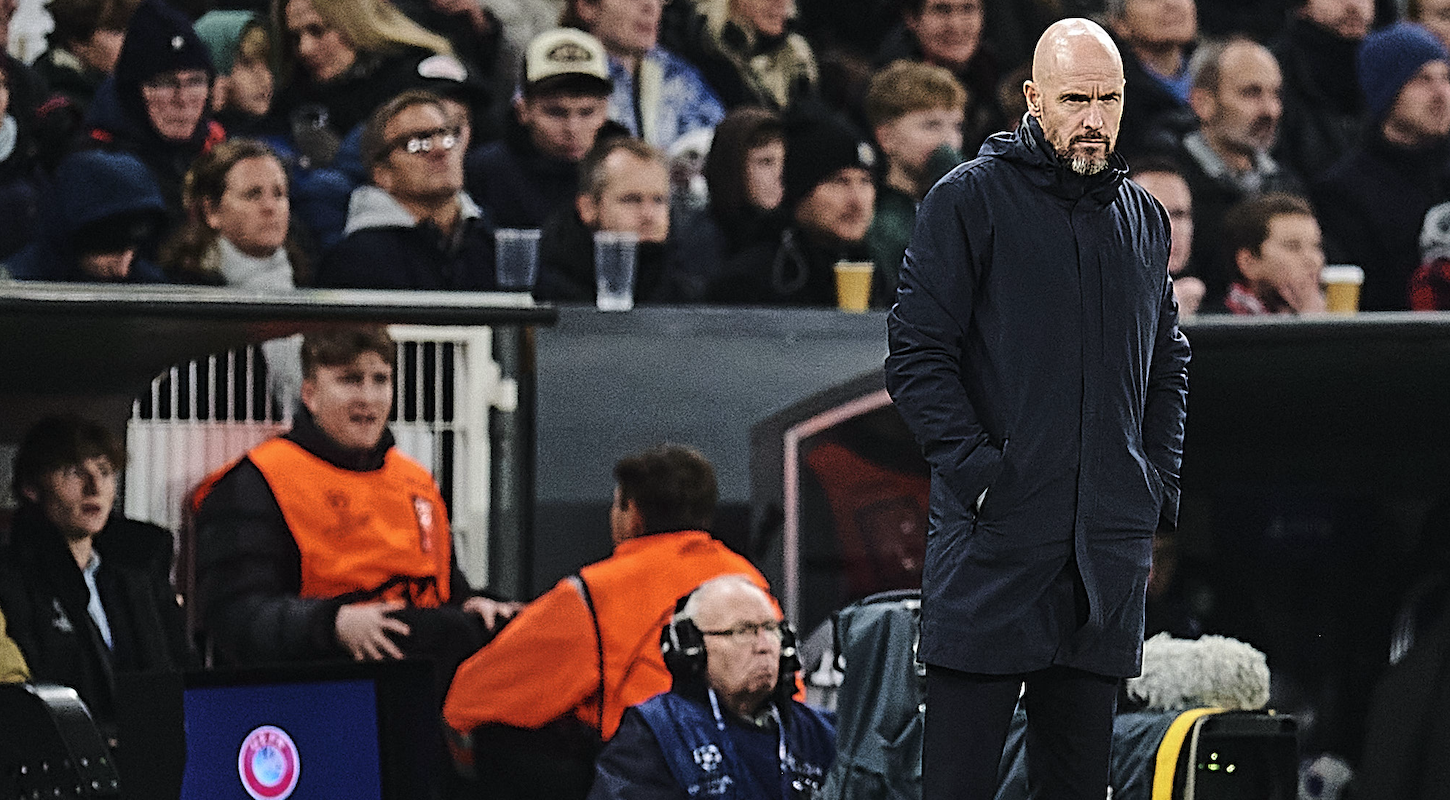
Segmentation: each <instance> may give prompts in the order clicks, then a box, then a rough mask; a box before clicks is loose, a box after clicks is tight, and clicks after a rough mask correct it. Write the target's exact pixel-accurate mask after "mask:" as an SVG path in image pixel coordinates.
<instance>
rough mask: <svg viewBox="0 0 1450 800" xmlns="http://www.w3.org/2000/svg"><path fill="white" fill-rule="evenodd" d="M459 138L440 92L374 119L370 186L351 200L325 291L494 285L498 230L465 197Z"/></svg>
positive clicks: (325, 268)
mask: <svg viewBox="0 0 1450 800" xmlns="http://www.w3.org/2000/svg"><path fill="white" fill-rule="evenodd" d="M459 133H460V130H459V126H458V124H457V121H456V119H455V118H454V117H451V116H449V114H448V111H447V109H446V108H445V107H444V106H443V105H442V103H441V102H440V101H439V98H438V96H437V95H435V94H433V93H432V92H427V91H421V90H413V91H408V92H404V93H402V94H400V95H398V96H397V97H395V98H393V99H392V100H389V101H388V102H387V103H385V104H384V105H383V106H382V107H380V108H379V109H378V110H377V111H375V112H374V113H373V116H372V118H371V119H370V120H368V124H367V127H366V128H365V129H364V130H363V137H362V150H363V161H364V163H366V164H367V166H368V169H369V171H370V173H371V175H372V183H371V184H369V185H367V186H361V187H359V188H358V189H357V190H356V191H354V192H353V196H352V202H351V203H350V205H349V209H348V219H347V231H346V237H345V238H344V239H343V240H342V241H341V242H340V243H338V245H337V246H336V247H334V248H332V250H331V251H329V252H328V253H327V255H326V256H325V257H324V258H323V261H322V265H321V267H320V268H319V269H318V272H317V283H318V285H319V286H332V287H342V288H354V289H469V290H480V291H481V290H489V289H493V288H494V287H495V286H496V280H495V275H494V263H493V260H494V254H493V230H492V228H491V227H490V226H489V224H488V223H487V222H486V221H485V220H484V218H483V214H482V212H481V211H480V210H479V208H478V205H477V204H476V203H474V202H473V199H472V198H470V197H469V196H468V193H467V192H465V191H463V147H462V142H461V140H460V138H459Z"/></svg>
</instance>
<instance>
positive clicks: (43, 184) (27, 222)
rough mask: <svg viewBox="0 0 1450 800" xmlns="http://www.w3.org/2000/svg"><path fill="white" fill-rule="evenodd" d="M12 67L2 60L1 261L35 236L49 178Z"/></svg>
mask: <svg viewBox="0 0 1450 800" xmlns="http://www.w3.org/2000/svg"><path fill="white" fill-rule="evenodd" d="M13 74H14V73H13V72H12V71H11V69H10V67H9V66H7V65H5V64H4V62H3V61H0V261H4V260H7V259H9V258H10V257H11V256H13V255H15V253H16V252H17V251H19V250H20V248H22V247H24V246H25V245H26V244H27V243H29V242H30V240H31V239H32V238H34V236H35V225H36V221H37V219H38V218H39V215H40V205H41V198H42V196H43V194H44V192H45V190H46V188H47V186H48V181H47V180H46V176H45V174H44V172H43V171H42V170H41V167H40V163H39V161H38V160H37V159H38V150H37V146H36V142H35V131H34V129H33V128H32V127H31V126H24V127H22V126H21V124H20V120H19V118H18V117H20V116H24V114H23V112H19V111H17V110H16V109H15V108H13V106H14V102H15V99H16V98H15V94H14V93H13V92H11V90H10V85H11V76H12V75H13Z"/></svg>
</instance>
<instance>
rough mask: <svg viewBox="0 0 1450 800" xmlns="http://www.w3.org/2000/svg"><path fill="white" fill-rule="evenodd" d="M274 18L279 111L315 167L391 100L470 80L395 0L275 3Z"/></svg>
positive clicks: (444, 43)
mask: <svg viewBox="0 0 1450 800" xmlns="http://www.w3.org/2000/svg"><path fill="white" fill-rule="evenodd" d="M271 15H272V26H273V29H274V31H275V34H274V37H273V41H274V42H276V43H277V44H278V46H277V47H276V50H275V56H276V61H277V78H278V82H279V86H280V92H279V94H278V98H277V101H278V102H277V105H278V109H279V111H280V112H281V114H282V116H283V118H285V119H287V120H288V122H289V124H290V127H291V131H292V136H293V139H294V141H295V143H296V144H297V146H298V149H299V151H300V152H301V153H302V154H303V155H305V156H307V157H308V158H309V160H310V161H312V162H314V163H318V164H326V163H329V162H330V161H331V160H332V157H333V155H335V153H336V150H337V146H338V144H339V143H340V141H341V140H342V138H343V137H345V136H347V134H348V133H349V132H350V131H352V130H353V129H354V128H356V127H357V126H358V125H360V124H361V123H363V122H364V121H365V120H366V119H367V117H368V115H369V114H370V113H372V111H373V109H374V108H376V107H377V106H379V105H381V104H382V103H383V102H384V101H386V100H388V99H389V98H391V97H393V96H395V95H397V94H399V93H400V92H403V91H405V90H408V89H415V88H424V87H426V86H428V85H429V83H430V82H432V81H438V80H453V81H456V82H458V83H463V82H464V81H466V80H467V79H468V74H469V73H468V69H467V68H466V67H465V66H464V65H463V62H461V61H459V60H458V59H457V58H455V57H454V55H453V48H452V47H451V46H450V45H449V43H448V40H447V39H445V38H444V37H442V36H440V35H438V34H436V33H433V32H431V31H428V30H426V29H425V28H423V27H421V26H420V25H418V24H417V23H416V22H413V21H412V20H410V19H409V18H408V17H406V16H404V15H403V13H402V12H401V11H399V10H398V9H397V8H395V7H394V6H393V5H392V4H391V3H390V2H388V0H273V2H272V11H271Z"/></svg>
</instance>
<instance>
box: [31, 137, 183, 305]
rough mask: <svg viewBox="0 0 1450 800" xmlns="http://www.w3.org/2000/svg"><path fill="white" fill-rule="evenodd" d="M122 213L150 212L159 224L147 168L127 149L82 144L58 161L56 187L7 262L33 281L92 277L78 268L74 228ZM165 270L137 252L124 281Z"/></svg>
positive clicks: (161, 210) (160, 207)
mask: <svg viewBox="0 0 1450 800" xmlns="http://www.w3.org/2000/svg"><path fill="white" fill-rule="evenodd" d="M121 215H126V216H130V217H142V216H147V215H150V216H151V218H152V219H153V220H154V221H155V223H156V225H157V227H159V226H160V224H161V221H162V220H164V219H165V217H166V203H165V202H164V201H163V200H162V199H161V193H160V191H158V190H157V188H156V181H155V180H154V179H153V178H152V176H151V173H150V171H149V170H148V169H147V168H146V165H145V164H142V163H141V162H140V161H139V160H138V159H137V158H136V157H135V156H133V155H131V154H129V153H120V152H108V151H105V150H82V151H80V152H78V153H73V154H72V155H70V156H68V157H67V158H66V159H65V160H64V161H62V162H61V164H60V167H59V168H58V169H57V170H56V173H55V190H54V192H53V196H52V197H51V202H50V203H49V204H48V206H47V207H46V208H45V209H44V215H43V217H42V219H41V231H40V234H39V236H38V237H37V238H36V240H35V241H33V242H31V243H30V244H29V245H28V246H26V248H25V249H23V250H21V251H20V252H19V253H17V254H16V255H15V257H14V258H13V259H12V260H11V261H10V263H9V264H8V265H7V266H8V267H9V270H10V274H11V276H12V277H15V278H19V279H22V280H35V281H81V282H88V281H93V280H95V279H94V278H91V277H88V276H86V275H85V274H83V273H82V272H81V271H80V268H79V266H78V264H79V261H78V259H79V254H78V253H77V252H76V250H75V246H74V245H75V237H76V232H77V231H79V230H81V229H82V228H84V227H85V226H87V225H89V224H91V223H93V222H99V221H101V220H104V219H107V218H109V217H117V216H121ZM164 281H166V276H165V274H164V273H163V272H162V271H161V268H160V267H158V266H157V265H156V264H155V263H154V262H152V261H150V260H148V259H147V258H145V255H144V254H143V253H137V255H136V258H135V260H134V261H132V262H131V271H130V274H129V275H128V276H127V278H126V282H127V283H160V282H164Z"/></svg>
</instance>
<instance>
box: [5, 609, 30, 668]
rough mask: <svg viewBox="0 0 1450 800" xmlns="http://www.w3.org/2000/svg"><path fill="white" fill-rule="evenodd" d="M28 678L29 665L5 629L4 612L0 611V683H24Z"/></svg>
mask: <svg viewBox="0 0 1450 800" xmlns="http://www.w3.org/2000/svg"><path fill="white" fill-rule="evenodd" d="M28 680H30V667H29V665H27V664H26V663H25V654H23V653H21V652H20V646H19V645H17V644H16V643H15V640H14V639H12V638H10V634H9V633H8V632H6V630H5V614H4V613H0V683H25V682H26V681H28Z"/></svg>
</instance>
